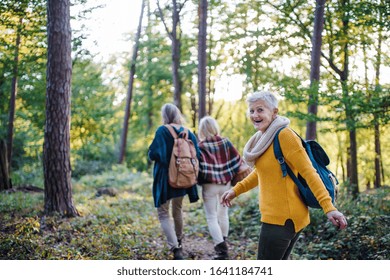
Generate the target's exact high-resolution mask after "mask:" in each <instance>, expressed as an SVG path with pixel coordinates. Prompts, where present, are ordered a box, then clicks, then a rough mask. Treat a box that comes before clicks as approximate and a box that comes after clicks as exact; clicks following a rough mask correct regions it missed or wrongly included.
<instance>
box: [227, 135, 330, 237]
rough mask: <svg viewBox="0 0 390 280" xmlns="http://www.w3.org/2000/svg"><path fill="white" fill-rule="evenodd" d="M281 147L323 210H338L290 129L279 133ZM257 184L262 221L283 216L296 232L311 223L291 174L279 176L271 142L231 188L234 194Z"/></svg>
mask: <svg viewBox="0 0 390 280" xmlns="http://www.w3.org/2000/svg"><path fill="white" fill-rule="evenodd" d="M279 141H280V147H281V149H282V151H283V156H284V158H285V161H286V162H287V164H288V165H289V166H290V168H291V169H292V171H293V172H294V174H296V175H297V174H298V172H299V173H300V174H301V176H302V177H303V178H305V180H306V182H307V183H308V185H309V186H310V189H311V190H312V192H313V194H314V196H315V197H316V198H317V200H318V201H319V203H320V205H321V207H322V209H323V211H324V212H325V213H328V212H330V211H332V210H337V209H336V208H335V207H334V206H333V204H332V200H331V197H330V196H329V194H328V191H327V190H326V188H325V186H324V184H323V183H322V181H321V179H320V177H319V175H318V174H317V172H316V170H315V169H314V167H313V166H312V164H311V161H310V159H309V157H308V156H307V154H306V152H305V150H304V148H303V146H302V143H301V140H300V138H299V137H298V136H297V135H296V134H295V133H294V132H293V131H292V130H291V129H290V128H287V129H283V130H282V131H281V132H280V134H279ZM256 186H259V208H260V213H261V221H262V222H264V223H269V224H275V225H284V224H285V222H286V220H288V219H291V220H292V221H293V222H294V226H295V231H296V232H298V231H300V230H301V229H303V228H304V227H306V226H307V225H308V224H309V223H310V217H309V210H308V208H307V206H306V205H305V204H304V203H303V202H302V200H301V198H300V196H299V191H298V187H297V186H296V185H295V183H294V181H293V180H292V179H291V178H290V176H288V175H287V176H286V177H282V171H281V168H280V164H279V163H278V161H277V160H276V159H275V156H274V150H273V143H272V144H271V145H270V146H269V147H268V149H267V150H266V151H265V152H264V153H263V154H262V155H261V156H260V157H259V158H258V159H257V160H256V162H255V168H254V170H253V172H252V173H251V174H250V175H248V177H246V178H245V179H244V180H242V181H241V182H239V183H238V184H237V185H236V186H235V187H234V188H233V190H234V192H235V194H236V196H239V195H240V194H242V193H244V192H247V191H249V190H251V189H253V188H255V187H256Z"/></svg>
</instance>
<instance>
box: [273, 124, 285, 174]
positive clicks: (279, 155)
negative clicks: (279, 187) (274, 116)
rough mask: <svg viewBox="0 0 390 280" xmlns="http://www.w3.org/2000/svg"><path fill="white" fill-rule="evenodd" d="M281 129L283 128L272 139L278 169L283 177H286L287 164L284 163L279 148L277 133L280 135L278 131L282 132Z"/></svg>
mask: <svg viewBox="0 0 390 280" xmlns="http://www.w3.org/2000/svg"><path fill="white" fill-rule="evenodd" d="M283 128H284V127H282V128H281V129H279V130H278V132H276V135H275V138H274V155H275V158H276V160H277V161H278V162H279V164H280V168H281V169H282V175H283V177H286V175H287V164H286V162H285V161H284V157H283V153H282V149H281V148H280V143H279V133H280V131H282V129H283Z"/></svg>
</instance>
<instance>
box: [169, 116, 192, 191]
mask: <svg viewBox="0 0 390 280" xmlns="http://www.w3.org/2000/svg"><path fill="white" fill-rule="evenodd" d="M165 127H166V128H168V130H169V132H170V133H171V135H172V137H173V139H174V144H173V149H172V154H171V160H170V162H169V168H168V181H169V185H170V186H171V187H173V188H178V189H183V188H184V189H186V188H190V187H192V186H193V185H195V184H196V183H197V182H198V173H199V161H198V158H197V157H196V149H195V145H194V143H193V142H192V141H191V140H190V139H189V138H188V129H187V128H184V130H183V131H182V132H180V133H179V135H178V134H177V133H176V131H175V129H174V128H173V127H172V126H171V125H168V124H167V125H165Z"/></svg>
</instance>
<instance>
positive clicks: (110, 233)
mask: <svg viewBox="0 0 390 280" xmlns="http://www.w3.org/2000/svg"><path fill="white" fill-rule="evenodd" d="M151 185H152V179H151V176H150V175H149V174H146V173H144V174H141V173H132V172H129V171H128V170H126V169H125V170H122V169H120V168H119V169H116V170H112V171H110V172H107V173H103V174H100V175H86V176H84V177H82V178H80V179H78V180H77V181H75V182H74V184H73V188H74V190H73V192H74V195H73V199H74V204H75V206H76V208H77V210H78V211H79V213H80V216H79V217H74V218H64V217H60V216H56V215H53V216H44V215H43V208H44V195H43V192H37V191H35V190H32V189H31V188H26V187H25V186H24V188H21V189H19V190H15V191H13V192H0V252H1V254H0V259H5V260H80V259H82V260H170V259H172V254H171V252H170V251H169V249H168V246H167V243H166V239H165V235H164V234H163V232H162V229H161V227H160V223H159V221H158V218H157V211H156V209H155V207H154V203H153V197H152V195H151ZM41 189H42V188H41ZM103 190H106V191H107V190H110V191H108V192H104V191H103ZM200 193H201V191H199V194H200ZM257 195H258V194H257V192H256V191H252V192H248V193H247V194H244V195H242V196H240V197H238V198H237V199H236V200H235V201H234V205H233V206H232V207H231V208H230V209H229V221H230V230H229V237H228V247H229V257H230V259H231V260H254V259H256V252H257V242H258V233H259V229H260V213H259V210H258V199H257ZM340 202H343V204H341V205H339V206H340V209H342V211H343V213H345V215H346V216H347V217H348V222H349V226H348V229H347V230H344V231H339V230H337V229H335V228H334V227H333V226H332V225H331V224H330V223H328V222H327V221H326V216H325V215H324V214H323V212H322V211H320V210H315V211H313V212H311V225H310V226H308V227H307V228H306V229H305V231H304V233H303V234H302V236H301V238H300V239H299V240H298V242H297V244H296V247H295V249H294V251H293V253H292V255H291V258H292V259H293V260H305V259H306V260H309V259H316V260H318V259H340V260H344V259H347V260H361V259H363V260H372V259H376V260H378V259H379V260H381V259H382V260H383V259H390V250H389V241H390V234H389V225H390V215H389V213H390V211H389V210H390V189H389V188H384V189H382V190H378V191H376V192H370V193H362V194H361V195H360V197H359V199H358V200H354V201H352V200H351V201H349V200H346V199H344V200H341V199H340ZM183 209H184V213H183V218H184V239H183V242H182V245H183V253H184V257H185V259H187V260H212V259H213V258H214V256H215V251H214V245H213V242H212V239H211V237H210V233H209V231H208V226H207V221H206V218H205V213H204V209H203V204H202V199H201V198H200V199H199V201H198V202H196V203H189V201H188V199H185V200H184V201H183Z"/></svg>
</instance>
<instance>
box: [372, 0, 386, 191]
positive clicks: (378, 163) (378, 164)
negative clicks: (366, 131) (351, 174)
mask: <svg viewBox="0 0 390 280" xmlns="http://www.w3.org/2000/svg"><path fill="white" fill-rule="evenodd" d="M381 4H383V1H381ZM382 21H383V16H382V12H379V22H382ZM382 30H383V27H382V26H380V27H379V32H378V37H379V38H378V45H377V48H376V61H375V91H374V94H375V97H377V96H378V95H379V93H380V91H381V83H380V75H381V63H382V38H383V34H382ZM378 119H379V118H378V116H377V113H376V112H375V113H374V135H375V140H374V141H375V181H374V187H375V188H380V187H381V185H382V181H381V178H382V179H384V175H385V174H384V172H383V168H382V167H383V166H382V153H381V141H380V127H379V120H378ZM383 182H384V180H383Z"/></svg>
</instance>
